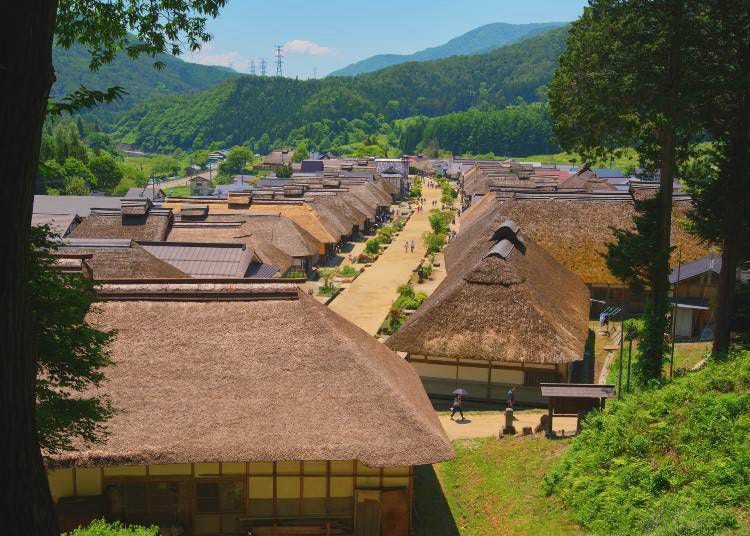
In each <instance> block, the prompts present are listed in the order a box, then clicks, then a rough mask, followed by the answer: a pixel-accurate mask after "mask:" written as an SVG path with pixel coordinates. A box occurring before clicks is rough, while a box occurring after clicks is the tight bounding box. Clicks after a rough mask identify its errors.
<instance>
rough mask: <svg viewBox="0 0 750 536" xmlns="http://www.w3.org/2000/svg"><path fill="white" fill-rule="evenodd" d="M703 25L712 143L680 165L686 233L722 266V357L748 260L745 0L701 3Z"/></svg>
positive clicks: (748, 37) (716, 350) (717, 323)
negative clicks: (712, 251)
mask: <svg viewBox="0 0 750 536" xmlns="http://www.w3.org/2000/svg"><path fill="white" fill-rule="evenodd" d="M704 5H705V7H706V9H707V10H708V12H709V19H710V21H711V24H710V25H706V26H705V27H704V30H705V34H704V42H705V43H706V46H704V47H703V48H702V49H701V51H700V52H701V54H700V56H697V57H695V58H694V61H696V62H699V63H702V64H704V65H706V67H707V68H708V70H709V72H710V74H709V76H707V77H706V78H705V84H706V88H705V89H706V95H705V98H704V102H705V107H704V109H703V110H702V112H703V114H702V115H703V118H704V123H703V124H704V125H705V128H706V130H707V131H708V132H709V133H710V135H711V137H712V139H713V144H712V146H711V147H710V148H708V149H706V150H704V151H703V153H702V154H701V155H700V156H699V157H698V158H696V159H694V160H692V161H691V162H689V163H688V165H687V166H685V169H684V170H683V171H684V178H685V182H686V183H687V185H688V189H689V190H690V193H691V194H692V198H693V205H694V210H693V211H692V213H691V214H690V216H691V220H692V224H693V225H692V226H693V230H694V231H695V232H696V234H697V235H698V236H699V237H700V238H702V239H703V240H705V241H707V242H710V243H712V244H716V245H718V246H719V247H720V248H721V256H722V268H721V274H720V275H719V290H718V296H717V300H716V311H715V313H714V342H713V349H712V354H713V355H714V357H719V356H722V355H726V354H727V353H728V352H729V349H730V343H731V332H732V327H733V324H734V323H735V319H736V316H737V313H736V289H737V285H736V271H737V268H738V266H739V264H740V263H741V262H742V261H744V260H747V259H748V258H750V218H748V217H747V207H748V206H750V174H749V173H748V170H750V4H748V3H747V2H729V1H727V0H707V1H706V2H704Z"/></svg>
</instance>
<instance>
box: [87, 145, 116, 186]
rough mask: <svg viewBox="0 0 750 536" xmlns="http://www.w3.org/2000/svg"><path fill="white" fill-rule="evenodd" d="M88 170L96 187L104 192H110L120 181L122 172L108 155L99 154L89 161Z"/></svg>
mask: <svg viewBox="0 0 750 536" xmlns="http://www.w3.org/2000/svg"><path fill="white" fill-rule="evenodd" d="M89 169H90V170H91V173H93V175H94V178H95V179H96V186H97V188H99V189H100V190H103V191H105V192H111V191H112V190H113V189H114V188H115V186H117V184H118V183H119V182H120V181H121V180H122V177H123V175H124V174H123V171H122V169H121V168H120V165H119V164H118V163H117V162H116V161H115V159H114V158H112V155H111V154H109V153H101V154H100V155H99V156H92V157H91V158H90V159H89Z"/></svg>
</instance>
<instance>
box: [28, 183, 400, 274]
mask: <svg viewBox="0 0 750 536" xmlns="http://www.w3.org/2000/svg"><path fill="white" fill-rule="evenodd" d="M398 192H399V189H398V188H396V187H392V186H391V184H390V183H389V182H388V181H385V180H375V179H373V180H367V179H361V178H342V179H322V178H309V177H306V178H298V179H295V181H294V182H291V183H288V184H284V185H279V186H276V185H271V186H267V187H262V188H256V189H254V190H248V191H241V192H231V193H230V194H229V195H228V196H227V198H226V199H216V198H212V197H168V198H165V199H163V200H161V201H159V200H155V201H151V199H149V198H147V197H137V198H125V199H122V200H120V199H116V198H106V197H100V196H88V197H86V196H82V197H69V196H36V198H35V204H34V216H33V218H34V223H35V224H41V223H47V224H53V227H54V230H56V231H57V232H58V234H59V236H61V237H62V239H63V242H62V244H61V248H60V250H59V252H58V253H59V255H61V256H63V255H65V254H70V255H81V254H86V252H84V251H83V250H82V248H84V247H86V248H89V250H90V251H88V253H90V254H92V255H94V256H95V258H93V259H92V260H91V262H92V263H93V265H101V264H102V263H101V262H99V261H98V259H101V258H102V256H103V255H109V256H111V255H114V251H113V249H112V248H113V247H117V248H119V249H118V250H117V251H118V252H119V253H118V254H119V255H120V256H122V255H128V254H131V255H136V256H138V257H139V258H143V255H144V253H145V254H150V255H152V256H154V257H155V258H156V259H158V260H162V261H165V262H167V263H169V264H171V265H172V266H173V267H174V268H177V269H178V270H180V271H184V272H185V274H186V276H189V277H226V276H229V275H231V276H233V277H262V278H267V277H281V276H284V275H286V274H294V276H295V277H306V276H308V275H309V274H310V273H311V272H312V270H313V268H314V266H315V265H317V264H318V263H322V262H326V261H328V260H329V259H330V258H331V257H332V256H333V255H335V253H336V251H337V248H338V247H339V246H340V245H341V244H342V243H344V242H346V241H348V240H350V239H351V238H352V237H354V236H357V235H359V234H368V233H370V232H372V231H373V229H374V228H375V227H376V226H377V225H379V224H380V223H382V222H384V221H386V220H387V219H388V218H389V217H390V210H391V206H392V204H393V203H395V202H396V201H397V200H398V199H399V193H398ZM113 240H117V241H119V242H118V243H117V246H115V245H114V242H112V241H113ZM82 241H83V242H82ZM127 241H132V244H131V245H129V246H128V247H127V248H125V244H126V242H127ZM84 244H85V246H84ZM228 258H232V259H234V261H233V262H234V264H233V265H231V266H230V265H229V264H223V265H221V266H220V265H219V264H217V263H218V262H219V260H221V262H228V261H225V259H228ZM203 261H205V262H203ZM209 261H210V262H209ZM153 264H154V265H155V266H154V270H155V271H159V270H160V269H157V268H156V265H157V264H159V263H156V262H154V263H153ZM118 266H120V267H121V272H120V273H119V275H118V274H116V273H115V272H114V269H113V268H112V267H109V268H108V269H107V274H108V275H107V278H111V277H121V278H125V277H130V276H131V275H137V274H138V273H142V272H137V271H134V272H133V273H132V274H131V273H129V272H128V266H129V265H128V264H127V263H125V264H122V265H118ZM132 266H133V270H135V267H136V266H140V264H133V265H132ZM162 268H163V267H162ZM173 275H174V274H173ZM94 276H95V277H96V278H99V272H98V271H96V270H95V273H94ZM174 276H176V275H174Z"/></svg>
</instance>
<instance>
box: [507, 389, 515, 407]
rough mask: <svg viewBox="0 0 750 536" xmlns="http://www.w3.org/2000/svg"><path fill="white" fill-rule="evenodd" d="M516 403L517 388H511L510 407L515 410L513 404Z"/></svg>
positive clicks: (509, 395)
mask: <svg viewBox="0 0 750 536" xmlns="http://www.w3.org/2000/svg"><path fill="white" fill-rule="evenodd" d="M515 401H516V388H515V387H511V388H510V389H508V407H509V408H510V409H513V403H514V402H515Z"/></svg>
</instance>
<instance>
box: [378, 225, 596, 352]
mask: <svg viewBox="0 0 750 536" xmlns="http://www.w3.org/2000/svg"><path fill="white" fill-rule="evenodd" d="M477 227H478V226H477ZM588 313H589V292H588V290H587V288H586V286H585V285H584V284H583V283H582V282H581V280H580V279H578V278H577V277H576V276H575V274H573V273H572V272H570V271H569V270H567V269H566V268H564V267H563V266H562V265H560V264H559V263H558V262H556V261H555V260H554V259H553V258H552V257H551V256H550V255H549V254H548V253H547V252H546V251H544V249H542V248H541V247H539V246H538V245H537V244H536V243H535V242H534V241H533V240H530V239H528V238H526V237H525V236H522V232H521V233H517V227H516V225H515V223H514V222H503V221H502V220H500V219H498V217H495V218H492V219H491V221H490V222H489V223H488V225H485V226H483V229H482V232H481V233H480V234H479V236H476V237H475V240H473V242H472V246H471V247H470V248H469V249H468V251H466V252H465V255H464V256H463V257H462V258H461V260H460V261H459V262H458V263H455V264H454V265H453V266H452V267H450V268H449V270H448V277H447V278H446V279H445V280H444V281H443V282H442V283H441V284H440V286H439V287H438V288H437V290H436V291H435V293H434V294H432V295H431V296H430V297H429V298H428V299H427V300H426V301H425V303H424V304H422V306H421V307H420V308H419V309H418V310H417V312H416V313H414V315H412V316H411V318H409V320H407V322H406V323H405V324H404V325H403V326H402V327H401V329H400V330H399V331H397V332H396V333H395V334H394V335H392V336H391V337H390V338H389V339H388V340H387V341H386V344H387V345H388V346H389V347H390V348H392V349H394V350H398V351H403V352H410V353H412V354H420V355H427V356H437V357H454V358H456V357H457V358H466V359H468V358H473V359H486V360H493V361H503V362H519V363H566V362H570V361H576V360H580V359H582V358H583V351H584V346H585V344H586V338H587V334H588Z"/></svg>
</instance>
